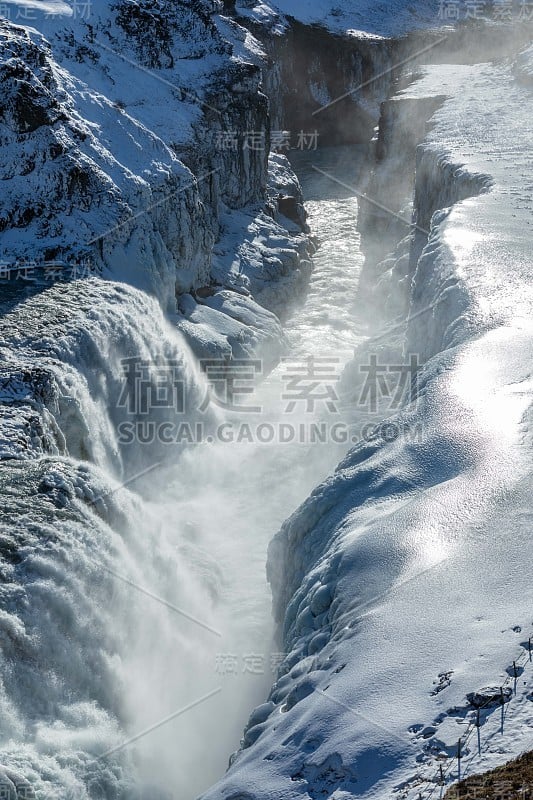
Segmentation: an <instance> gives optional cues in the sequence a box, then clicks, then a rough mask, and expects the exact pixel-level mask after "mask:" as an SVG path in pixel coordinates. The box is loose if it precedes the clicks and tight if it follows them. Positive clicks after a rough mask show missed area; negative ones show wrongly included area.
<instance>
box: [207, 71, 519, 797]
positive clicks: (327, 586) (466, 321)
mask: <svg viewBox="0 0 533 800" xmlns="http://www.w3.org/2000/svg"><path fill="white" fill-rule="evenodd" d="M516 71H517V67H515V66H513V65H505V64H502V65H499V66H495V65H491V64H487V65H477V66H457V65H451V66H445V67H442V66H439V67H433V68H430V69H428V70H427V71H426V72H425V75H424V77H423V78H422V79H421V80H420V81H419V82H418V83H417V84H416V85H415V86H414V87H411V88H410V89H409V90H408V92H407V94H409V95H411V96H412V95H419V96H421V97H422V96H426V95H428V94H443V93H445V94H446V95H448V96H449V99H448V101H447V102H446V103H445V104H444V106H443V107H442V108H441V110H440V111H439V112H438V113H437V114H436V116H435V118H434V121H433V123H432V125H431V132H430V133H429V134H428V138H427V140H426V142H425V144H424V145H423V149H424V151H426V153H427V159H428V161H427V162H426V163H428V164H429V165H431V163H432V160H433V163H434V173H435V180H436V182H437V183H438V180H439V175H440V179H441V180H442V179H443V178H442V176H443V175H444V177H445V176H446V174H449V175H450V174H453V172H454V171H453V170H451V171H449V172H448V173H446V171H445V170H443V171H442V173H441V172H440V169H441V168H442V167H443V166H444V165H446V164H447V163H451V164H454V165H456V167H457V169H456V170H455V175H454V178H455V180H457V181H461V180H462V178H463V176H465V175H466V174H467V173H468V172H471V173H480V174H481V175H485V176H488V178H489V180H488V181H487V186H489V185H490V184H492V186H491V188H490V191H489V192H487V193H484V194H482V195H480V196H478V197H475V198H471V199H469V200H466V201H464V202H462V203H460V204H458V205H457V206H456V207H454V208H453V209H452V210H451V212H450V213H449V214H439V215H436V216H435V217H434V219H433V223H432V231H431V239H430V243H429V245H428V247H427V248H426V251H425V254H424V256H423V258H422V260H421V262H420V263H419V265H418V269H417V272H416V274H415V276H414V286H413V292H412V302H411V309H410V314H411V316H413V321H412V322H411V323H410V326H409V334H408V347H409V351H410V352H420V353H421V354H423V356H424V359H428V360H427V363H426V365H425V367H424V370H423V373H422V376H421V387H422V388H421V392H420V397H419V399H418V402H417V404H416V408H413V409H411V410H410V411H409V412H408V413H407V414H406V416H405V418H406V419H409V420H410V422H411V424H412V423H413V422H418V423H420V425H421V426H422V427H421V429H420V430H421V432H422V435H421V436H419V437H418V438H416V439H414V440H411V439H410V437H409V436H407V437H406V438H402V437H401V438H399V439H398V440H397V441H396V442H395V443H393V444H389V445H385V444H384V443H383V442H382V441H379V439H378V440H376V441H375V442H373V443H370V444H367V445H364V446H359V447H357V448H356V449H355V450H353V451H352V452H351V453H350V454H349V455H348V456H347V457H346V458H345V459H344V461H343V462H342V463H341V465H340V467H339V469H338V470H337V472H336V473H335V474H334V475H333V476H332V477H331V478H329V479H328V480H327V481H326V482H325V483H324V484H322V486H320V487H319V488H318V489H317V490H315V491H314V492H313V495H312V496H311V497H310V498H309V499H308V500H307V501H306V502H305V503H304V504H303V506H302V507H301V508H300V510H299V511H297V512H296V513H295V514H294V515H293V517H292V518H291V519H290V520H289V521H288V522H287V523H286V524H285V525H284V526H283V528H282V530H281V533H280V534H279V536H278V537H277V539H276V540H275V542H274V544H273V546H272V547H271V552H270V567H269V568H270V574H271V577H272V580H273V582H274V589H275V592H276V593H277V595H278V598H280V599H279V600H278V604H277V608H278V613H279V614H280V616H281V618H282V621H283V637H284V643H285V645H286V647H287V649H288V652H289V655H288V658H287V661H286V664H285V665H284V668H282V670H281V673H280V675H281V677H280V679H279V680H278V682H277V684H275V685H274V688H273V690H272V694H271V696H270V705H269V706H266V707H264V709H263V710H262V713H260V714H258V715H257V716H256V717H255V718H253V719H252V728H251V730H250V731H249V736H250V740H251V741H254V742H255V744H254V745H253V746H252V747H251V748H250V749H248V750H245V751H244V752H243V753H242V754H241V755H240V756H239V757H238V759H237V761H236V763H235V764H234V766H233V768H232V769H231V770H230V772H229V773H228V776H227V777H226V779H225V780H224V781H223V782H222V783H221V784H220V785H219V786H217V787H215V788H214V789H213V790H212V791H211V792H209V793H208V794H207V795H206V798H209V800H215V798H216V799H217V800H221V798H225V797H229V796H231V797H233V796H235V797H243V798H244V797H246V798H247V800H251V798H253V799H254V800H259V798H260V800H267V799H268V800H274V798H279V797H284V798H297V797H302V798H304V797H305V798H307V797H311V798H313V800H317V799H318V798H326V797H332V798H333V797H334V798H335V800H341V799H342V800H347V799H348V798H349V797H353V795H356V796H364V797H376V798H378V797H379V798H385V797H387V798H390V797H394V796H395V794H394V793H395V792H398V796H407V797H413V798H415V797H418V794H419V792H421V793H422V797H426V796H430V794H433V795H435V793H438V792H439V788H438V786H437V784H436V782H435V781H436V780H437V779H438V777H439V763H442V764H443V765H444V768H445V770H446V771H448V780H450V779H452V778H455V777H457V761H456V760H454V756H455V754H456V752H457V741H458V739H459V738H460V737H461V736H462V735H463V733H464V732H465V730H466V725H467V723H468V722H469V719H470V717H469V714H471V713H472V707H471V706H469V705H468V703H467V700H466V695H467V694H468V693H469V692H472V691H475V690H476V689H479V688H480V687H483V686H487V685H496V686H497V685H499V684H501V683H502V682H503V681H504V679H506V678H508V675H509V672H510V673H511V674H512V673H513V670H512V662H513V660H518V659H520V663H522V664H523V663H525V671H524V674H523V676H522V675H520V677H519V678H518V679H517V681H516V682H515V683H514V686H513V682H512V681H511V685H512V686H513V689H514V691H515V692H516V694H515V696H514V697H513V700H512V702H511V704H510V705H509V706H508V707H507V710H506V711H505V714H504V721H503V734H502V732H501V729H500V728H501V724H502V719H501V710H500V708H499V707H493V708H492V709H490V710H489V711H488V712H484V713H483V714H482V728H481V732H480V742H481V755H478V753H477V741H476V738H475V737H473V738H472V739H471V740H470V742H469V744H468V745H467V746H465V748H464V750H463V762H462V770H463V774H465V773H472V772H474V771H480V770H482V769H483V768H486V767H488V766H490V765H495V764H497V763H501V762H503V761H505V760H506V759H508V758H509V757H510V756H511V755H513V754H517V753H519V752H521V751H523V750H526V749H528V748H529V749H530V748H531V746H532V745H533V732H532V725H533V704H532V702H531V700H532V697H533V695H532V693H531V677H532V666H531V663H529V662H528V661H527V657H526V650H525V647H526V646H527V640H528V637H529V636H531V635H532V633H533V628H532V622H533V619H532V614H531V599H532V592H531V576H532V573H531V564H532V563H533V543H532V536H531V530H532V522H533V515H532V509H531V488H532V486H531V484H532V480H531V444H532V436H531V397H532V389H533V382H532V370H533V367H532V363H533V359H532V356H533V321H532V314H531V311H532V299H533V298H532V290H531V271H532V264H531V245H530V243H531V211H532V177H533V176H532V173H531V160H530V159H531V145H532V134H531V126H530V120H529V115H528V114H526V113H524V111H523V110H524V109H526V108H529V107H530V106H531V89H530V88H529V86H528V84H527V83H525V82H523V81H521V82H520V83H518V82H517V81H516V80H515V75H516ZM524 71H525V68H524V65H523V63H522V67H521V73H520V74H523V72H524ZM432 154H433V155H432ZM430 192H431V175H430V176H429V177H428V197H426V198H424V197H422V198H421V200H420V202H421V203H422V204H423V203H424V202H427V203H430V202H431V201H432V198H431V197H430V196H429V194H430ZM457 298H459V299H460V301H461V302H460V303H459V302H458V300H457ZM426 309H427V310H426ZM415 315H416V316H415ZM411 415H413V416H411ZM286 603H288V606H287V608H285V604H286ZM233 793H235V794H233ZM241 793H242V794H241Z"/></svg>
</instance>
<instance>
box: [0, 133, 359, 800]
mask: <svg viewBox="0 0 533 800" xmlns="http://www.w3.org/2000/svg"><path fill="white" fill-rule="evenodd" d="M346 156H347V152H346V150H344V149H343V152H342V157H343V162H342V163H343V176H342V177H343V178H344V179H345V178H346V168H347V167H346V163H347V161H346ZM338 157H339V151H338V150H331V151H325V152H324V153H323V154H321V155H320V156H318V155H317V154H313V158H312V159H310V158H307V159H305V158H302V159H301V163H300V164H299V165H297V168H299V169H300V172H301V177H302V182H303V185H304V193H305V194H306V196H307V197H308V198H309V203H308V211H309V214H310V222H311V225H312V228H313V230H314V233H315V234H317V235H318V237H319V239H320V241H321V246H320V248H319V250H318V252H317V254H316V256H315V272H314V274H313V276H312V280H311V284H310V287H309V293H308V296H307V298H306V300H305V304H303V305H302V307H301V308H300V309H298V310H297V311H295V312H294V314H293V315H292V317H291V319H290V320H289V322H288V325H287V334H288V338H289V341H290V343H291V351H290V354H289V362H290V363H292V364H294V363H300V364H301V363H302V361H305V359H307V358H308V357H309V356H318V357H321V358H323V359H325V361H326V362H328V363H329V364H330V366H331V368H332V369H334V370H335V372H336V374H337V375H339V374H340V371H341V369H342V366H343V364H344V363H346V361H347V359H348V358H349V357H350V355H351V353H352V352H353V348H354V347H355V346H356V345H357V344H358V342H360V341H361V338H362V334H361V333H358V331H357V324H356V310H355V307H354V306H355V294H356V288H357V283H358V277H359V272H360V268H361V264H362V257H361V254H360V252H359V246H358V245H359V243H358V234H357V232H356V215H357V202H356V201H355V200H354V199H353V198H351V197H349V192H346V191H345V190H343V189H339V187H338V186H336V185H335V184H334V183H333V182H331V181H329V179H326V178H324V177H323V176H320V175H317V173H315V172H313V170H312V164H313V163H314V164H319V165H320V166H321V168H324V169H326V170H331V171H334V169H335V167H334V163H335V161H336V160H337V158H338ZM350 163H351V167H352V170H353V178H352V180H353V181H355V180H357V172H358V169H359V168H360V166H361V163H362V155H361V154H360V153H357V152H356V151H354V152H352V158H351V162H350ZM4 320H5V330H6V331H8V332H9V335H8V337H7V338H8V345H9V352H10V353H11V354H12V353H13V352H16V353H17V358H18V359H20V363H21V364H22V365H23V366H24V369H26V370H29V371H30V372H31V370H32V369H33V366H32V365H33V364H34V363H35V360H36V357H37V360H38V362H39V365H40V366H41V367H43V365H44V368H45V369H47V370H48V371H49V373H50V375H52V376H53V379H52V381H51V382H52V384H53V385H54V387H55V388H54V391H53V392H51V395H53V397H49V398H48V406H49V409H50V410H51V412H52V416H53V417H54V419H55V424H56V425H57V428H59V429H61V433H62V436H63V437H64V442H63V441H62V438H61V436H60V435H59V433H58V431H57V429H53V430H51V431H50V438H51V439H53V438H55V440H56V446H55V454H54V451H52V452H50V454H49V455H48V456H45V457H43V458H41V460H34V461H31V462H30V463H29V465H28V462H26V463H22V462H21V461H19V460H17V459H14V460H13V461H10V462H6V464H7V466H4V467H3V470H2V473H1V475H2V477H1V480H2V484H3V492H4V494H5V495H6V497H7V520H8V524H9V521H10V520H11V521H12V525H13V527H12V529H11V532H10V530H9V529H6V531H5V533H4V534H3V538H2V539H1V540H0V544H1V547H2V554H3V555H4V557H5V555H6V553H8V552H10V551H9V548H8V545H9V543H10V537H11V540H13V541H11V544H10V546H11V548H12V549H13V548H14V547H15V546H16V547H17V549H18V554H19V555H18V556H17V558H16V559H15V558H13V559H12V561H11V562H10V561H9V560H8V559H6V562H5V563H6V566H5V568H4V569H5V575H4V579H5V581H6V583H5V585H4V586H3V588H2V600H3V603H2V608H3V610H2V612H1V614H0V635H1V636H2V641H3V644H4V648H3V649H4V663H3V665H2V676H3V677H2V683H1V684H0V706H1V708H2V732H1V740H0V763H1V764H3V765H5V766H6V767H7V768H8V769H10V770H13V771H14V772H15V773H16V774H18V775H21V776H25V777H28V778H29V779H30V780H31V781H32V783H33V784H34V785H35V786H36V788H37V790H38V792H39V793H40V794H39V797H42V798H45V797H54V798H60V800H67V798H74V797H75V798H76V800H78V799H80V800H81V799H82V798H89V797H90V798H92V797H103V798H115V797H128V798H131V797H135V796H142V797H143V798H145V799H146V800H156V798H159V797H165V798H166V797H179V798H180V800H181V799H182V798H191V800H192V798H193V797H195V796H197V794H198V793H199V792H201V791H202V790H204V789H206V788H207V787H208V786H209V785H210V784H211V783H212V782H213V781H215V780H216V779H217V778H218V777H219V776H220V775H221V773H222V772H223V770H224V769H225V767H226V764H227V759H228V756H229V754H230V753H231V752H232V751H233V750H235V749H236V748H237V747H238V745H239V738H240V735H241V732H242V730H243V727H244V725H245V722H246V719H247V715H248V713H249V711H250V709H251V708H253V707H254V706H255V705H257V704H258V703H260V702H261V701H262V699H263V698H264V697H265V696H266V693H267V690H268V687H269V686H270V684H271V683H272V680H273V674H274V671H275V667H276V652H275V651H276V645H275V644H274V643H272V626H271V620H270V597H269V590H268V586H267V583H266V576H265V561H266V550H267V546H268V543H269V541H270V539H271V538H272V536H273V535H274V534H275V533H276V531H277V529H278V528H279V526H280V525H281V523H282V522H283V520H284V519H285V518H286V517H287V516H288V515H289V514H290V513H291V512H292V511H293V510H294V509H295V508H296V507H297V505H298V504H299V503H300V502H301V501H302V500H303V499H305V497H306V496H307V495H308V494H309V492H310V491H311V490H312V489H313V487H314V486H315V485H316V483H317V482H318V481H320V480H321V479H322V478H324V477H325V476H326V475H327V474H328V473H329V472H330V471H331V469H332V468H333V467H334V466H335V464H336V463H337V461H338V460H339V458H340V457H341V456H342V455H343V454H344V452H345V450H346V449H347V447H348V445H347V444H346V443H345V442H342V441H341V442H335V441H329V442H328V443H327V444H323V443H315V444H312V443H311V444H310V443H309V442H301V443H300V442H298V441H296V442H294V443H292V444H283V443H280V442H279V441H277V438H276V437H274V441H272V442H270V443H268V444H263V443H260V442H258V441H252V442H250V441H233V442H220V441H218V442H214V443H212V444H200V445H194V446H190V447H168V446H164V445H158V444H157V443H151V444H141V443H138V442H135V441H133V442H132V443H130V444H129V445H124V444H123V443H121V441H120V438H119V437H118V434H117V431H118V429H119V426H120V423H121V420H123V418H124V417H125V416H127V411H126V410H124V408H123V407H122V406H121V403H120V402H119V397H120V393H121V390H122V388H123V386H124V376H123V375H122V372H121V371H122V363H121V362H122V361H123V360H124V359H127V358H131V357H135V358H139V359H140V360H141V361H143V362H145V363H149V364H151V365H153V366H154V371H155V372H156V371H157V367H158V366H159V367H160V366H165V365H168V364H172V365H173V368H175V367H176V364H177V365H178V366H179V373H180V377H181V379H182V380H183V381H184V384H185V387H186V396H187V398H188V399H189V401H190V404H191V405H190V407H191V408H193V409H196V408H198V406H199V405H200V402H201V399H202V397H204V396H205V385H204V384H203V382H202V378H201V376H200V374H199V370H198V367H197V366H196V365H195V364H194V361H193V359H192V357H191V356H190V354H189V353H188V349H187V347H186V346H185V344H184V342H183V341H182V339H181V337H180V336H179V335H178V334H177V333H175V332H173V331H172V330H171V329H170V326H169V325H168V323H166V322H165V321H164V319H163V317H162V315H161V312H160V310H159V308H158V306H157V305H156V303H155V302H153V301H151V300H149V299H147V298H145V297H143V296H142V295H141V294H140V293H139V292H136V291H135V290H132V289H129V288H126V287H119V286H115V285H113V284H104V283H101V282H99V281H89V282H87V283H79V284H74V285H70V286H68V287H64V288H62V287H54V288H53V289H51V290H47V292H44V293H43V294H42V295H40V296H39V295H38V296H37V297H35V298H33V299H31V300H28V301H27V302H26V303H25V304H23V305H22V306H20V307H18V308H15V309H14V310H13V311H12V312H11V313H10V315H7V317H5V318H4ZM289 362H287V363H286V364H282V365H280V366H279V367H278V368H277V369H276V370H275V371H274V372H273V373H272V374H271V375H270V376H269V377H268V379H267V380H266V381H265V382H264V383H263V384H262V385H261V386H260V387H259V389H258V390H257V391H256V394H255V396H254V398H253V401H254V404H255V405H259V406H261V408H262V411H261V413H260V414H259V415H257V414H252V415H250V414H244V413H242V412H241V413H237V414H236V413H222V412H217V413H218V417H217V418H218V421H219V422H220V421H223V422H224V421H225V422H228V421H229V422H230V423H231V427H228V428H227V430H230V431H232V432H233V433H234V434H235V436H234V438H235V439H238V438H239V431H241V430H242V425H243V424H248V425H249V426H250V428H251V429H252V430H257V426H258V425H259V424H267V425H269V426H271V428H272V429H273V430H275V431H278V430H279V426H280V425H282V424H285V425H287V424H288V425H290V426H291V427H292V428H293V429H298V430H301V429H302V428H301V426H302V425H303V428H304V430H305V431H308V430H309V429H310V427H311V425H312V423H313V422H316V421H319V420H320V419H324V414H323V408H322V405H321V404H320V403H317V405H316V408H313V409H312V410H311V411H309V410H308V409H306V404H305V403H303V404H301V403H300V404H297V407H296V408H295V409H294V410H293V411H292V412H291V413H288V412H287V410H286V407H287V397H285V398H284V396H283V395H284V392H286V390H287V386H288V384H287V369H288V363H289ZM32 402H34V404H35V401H32ZM174 413H175V410H174V409H172V408H163V409H158V411H157V414H156V415H155V416H156V421H159V422H161V421H165V420H169V419H172V415H173V414H174ZM335 413H336V414H338V413H340V412H338V411H336V412H335ZM214 416H215V415H211V416H210V417H209V419H210V420H211V421H212V422H213V421H214ZM338 419H339V417H338V416H336V417H335V421H338ZM52 427H53V425H52ZM304 438H305V437H304ZM65 447H66V451H65ZM61 452H63V456H61V455H60V453H61ZM80 459H86V460H87V461H85V462H82V461H80ZM88 462H92V465H91V464H90V463H88ZM159 462H163V464H161V465H160V466H159V467H158V468H157V469H155V468H154V469H152V467H154V466H155V465H156V464H157V463H159ZM145 470H149V471H148V472H146V473H145V474H143V475H141V476H139V477H138V478H137V479H135V476H136V474H137V473H140V472H144V471H145ZM132 479H133V480H132ZM120 481H126V482H127V485H126V486H124V487H121V484H120ZM129 481H131V483H130V482H129ZM13 487H14V488H13ZM20 555H22V558H20ZM169 717H172V719H168V718H169ZM164 720H167V721H166V722H164V724H160V723H162V721H164ZM150 728H153V730H151V731H150V732H149V733H145V734H144V735H142V736H140V737H139V738H138V739H137V740H136V741H132V742H129V740H130V739H132V738H135V737H137V735H138V734H142V733H143V732H145V731H146V730H147V729H150ZM128 742H129V743H128ZM124 743H127V744H126V745H125V746H123V745H124ZM111 750H113V751H114V752H109V751H111ZM136 792H140V794H139V795H136Z"/></svg>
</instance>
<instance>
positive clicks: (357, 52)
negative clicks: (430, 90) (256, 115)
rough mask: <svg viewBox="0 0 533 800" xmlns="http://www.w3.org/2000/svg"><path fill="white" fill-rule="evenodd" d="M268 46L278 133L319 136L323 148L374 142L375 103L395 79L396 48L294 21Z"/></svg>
mask: <svg viewBox="0 0 533 800" xmlns="http://www.w3.org/2000/svg"><path fill="white" fill-rule="evenodd" d="M254 32H255V33H256V35H257V36H258V37H259V38H261V31H256V30H254ZM264 41H265V47H266V49H267V52H268V53H269V56H270V59H271V63H272V68H271V70H270V72H269V74H268V75H267V77H266V82H265V87H266V91H267V94H268V95H269V96H270V97H271V98H276V100H277V102H276V108H277V109H278V119H277V120H275V123H276V124H279V127H280V129H281V128H283V129H287V130H290V131H292V132H293V133H298V132H300V131H303V132H305V133H308V134H310V133H314V132H315V131H316V132H318V136H319V141H320V143H321V144H323V145H324V146H326V145H337V144H351V143H361V142H367V141H369V140H370V138H371V137H372V133H373V129H374V127H375V125H376V123H377V120H378V114H379V103H377V100H376V99H378V100H379V99H382V98H383V97H385V96H386V95H387V94H388V91H389V87H390V85H391V81H392V80H393V77H394V76H393V73H392V72H391V71H387V68H388V67H389V66H390V65H391V64H392V63H393V61H392V59H393V58H395V57H396V56H397V54H398V53H399V51H400V49H401V45H400V44H399V43H398V42H393V41H389V40H381V39H375V40H374V39H371V38H369V39H368V40H363V39H356V38H355V37H354V38H353V39H352V38H349V37H341V36H337V35H335V34H334V33H332V32H330V31H328V30H326V29H324V28H322V27H321V26H319V25H312V26H307V25H302V24H301V23H299V22H297V21H296V20H291V21H290V28H289V30H288V31H287V34H286V35H285V36H283V37H269V38H267V39H265V40H264ZM382 73H383V74H382ZM379 75H381V77H378V78H376V77H375V76H379ZM330 103H331V105H329V104H330ZM376 103H377V104H376Z"/></svg>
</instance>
